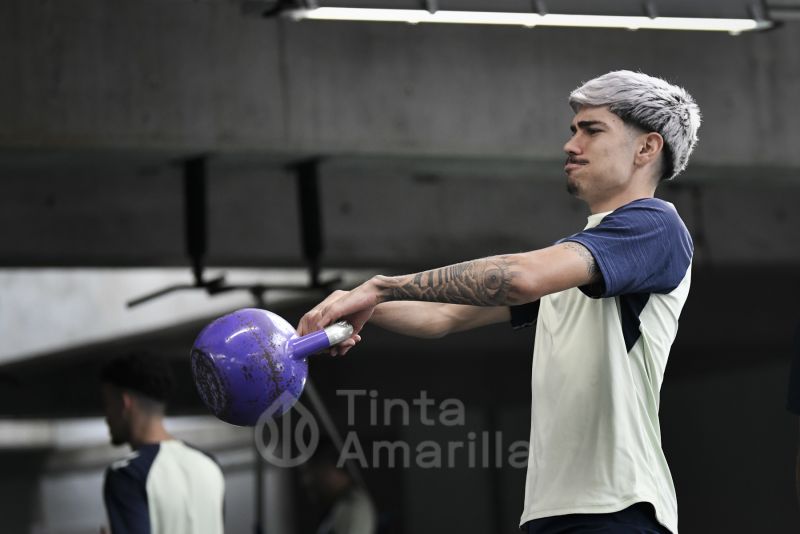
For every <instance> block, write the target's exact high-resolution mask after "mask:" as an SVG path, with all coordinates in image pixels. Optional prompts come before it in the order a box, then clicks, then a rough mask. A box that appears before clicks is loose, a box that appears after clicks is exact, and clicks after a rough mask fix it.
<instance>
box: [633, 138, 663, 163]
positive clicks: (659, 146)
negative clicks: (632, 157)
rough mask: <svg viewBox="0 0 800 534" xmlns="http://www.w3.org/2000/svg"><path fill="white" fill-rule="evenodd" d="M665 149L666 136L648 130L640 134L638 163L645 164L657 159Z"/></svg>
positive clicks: (637, 152) (637, 154)
mask: <svg viewBox="0 0 800 534" xmlns="http://www.w3.org/2000/svg"><path fill="white" fill-rule="evenodd" d="M663 150H664V138H663V137H661V134H659V133H656V132H648V133H646V134H642V135H641V136H639V139H638V140H637V151H636V164H637V165H640V166H642V167H643V166H645V165H647V164H648V163H650V162H652V161H657V160H658V158H659V157H660V156H661V153H662V151H663Z"/></svg>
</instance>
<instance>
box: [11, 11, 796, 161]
mask: <svg viewBox="0 0 800 534" xmlns="http://www.w3.org/2000/svg"><path fill="white" fill-rule="evenodd" d="M0 36H2V37H0V50H1V51H2V52H0V53H1V54H2V56H1V57H2V58H3V71H4V80H5V81H4V83H3V84H0V146H4V147H40V148H41V147H45V148H62V149H74V148H135V149H141V148H144V147H149V148H158V149H161V150H170V149H175V150H179V151H197V150H216V151H226V150H229V151H230V150H232V151H259V152H261V151H271V152H291V153H296V152H314V153H319V152H323V153H359V154H387V153H388V154H417V155H419V154H446V155H473V156H474V155H495V156H520V157H525V158H536V159H549V158H556V159H558V158H560V147H561V145H562V144H563V142H564V140H565V138H566V135H567V121H568V120H569V115H570V112H569V109H568V107H567V105H566V100H565V99H566V95H567V93H568V92H569V90H570V89H572V88H574V87H575V86H576V85H577V84H578V83H579V82H580V81H581V80H585V79H588V78H590V77H592V76H594V75H597V74H600V73H603V72H605V71H607V70H610V69H614V68H630V69H642V70H644V71H647V72H650V73H653V74H657V75H660V76H665V77H667V78H669V79H671V80H673V81H675V82H677V83H680V84H682V85H684V86H686V87H687V88H688V89H689V90H690V91H691V92H692V93H693V94H694V95H695V97H696V98H697V100H698V102H699V103H700V106H701V108H702V110H703V113H704V117H705V125H704V127H703V129H702V130H701V138H702V141H701V144H700V146H699V148H698V151H697V155H696V158H695V161H696V162H697V163H706V164H760V165H766V166H772V165H792V166H797V165H798V164H800V153H798V152H797V151H796V150H794V147H795V146H796V145H797V143H798V140H799V139H798V137H800V134H798V133H797V129H796V128H794V123H793V120H792V119H791V113H790V110H791V109H793V108H794V100H795V95H797V94H798V92H800V71H798V69H797V68H795V67H794V66H796V65H797V64H798V61H800V47H798V46H797V42H798V38H799V37H800V25H797V24H792V23H788V24H786V25H785V26H783V27H781V28H779V29H777V30H775V31H772V32H767V33H760V34H744V35H741V36H738V37H732V36H730V35H727V34H716V33H702V32H655V31H649V32H648V31H638V32H629V31H606V30H564V29H541V28H540V29H522V28H514V27H512V28H508V27H475V26H469V27H467V26H450V25H445V26H440V25H435V27H434V26H433V25H418V26H410V25H402V24H395V25H393V24H358V23H326V22H304V23H288V22H276V21H274V20H260V19H255V18H247V17H243V16H242V15H241V14H240V11H239V4H238V2H234V1H229V0H218V1H206V2H178V1H175V2H158V1H154V0H147V1H139V2H135V1H131V0H113V1H110V2H104V1H100V0H79V1H76V2H70V3H68V4H65V3H63V2H57V1H54V0H42V1H37V2H27V1H24V0H14V1H11V2H4V3H3V5H2V6H1V7H0Z"/></svg>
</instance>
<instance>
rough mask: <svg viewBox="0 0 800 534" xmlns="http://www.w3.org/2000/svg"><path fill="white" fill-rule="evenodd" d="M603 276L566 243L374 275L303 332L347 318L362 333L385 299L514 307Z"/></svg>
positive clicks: (317, 313) (320, 312)
mask: <svg viewBox="0 0 800 534" xmlns="http://www.w3.org/2000/svg"><path fill="white" fill-rule="evenodd" d="M599 280H600V274H599V271H598V269H597V266H596V264H595V261H594V258H593V257H592V255H591V253H590V252H589V251H588V250H587V249H586V248H585V247H584V246H583V245H580V244H578V243H573V242H566V243H561V244H558V245H554V246H552V247H547V248H544V249H540V250H534V251H531V252H524V253H519V254H507V255H500V256H492V257H489V258H483V259H478V260H472V261H468V262H463V263H459V264H456V265H450V266H447V267H442V268H439V269H432V270H430V271H424V272H420V273H415V274H409V275H402V276H375V277H373V278H371V279H370V280H368V281H367V282H365V283H363V284H362V285H360V286H359V287H357V288H355V289H354V290H352V291H350V292H349V293H347V294H346V295H345V296H343V297H341V298H338V299H330V300H329V301H325V302H323V303H322V304H320V305H319V306H317V307H316V308H314V309H313V310H312V311H310V312H309V313H308V314H306V316H304V317H303V319H302V320H301V322H300V325H299V328H298V330H299V333H300V334H304V333H307V332H310V331H312V330H316V329H320V328H324V327H326V326H328V325H329V324H331V323H333V322H335V321H337V320H339V319H345V320H348V321H350V322H351V323H352V324H353V326H354V327H355V332H356V333H358V332H359V331H360V330H361V328H362V327H363V326H364V324H365V323H366V322H367V321H368V320H369V318H370V317H371V315H372V313H373V311H374V309H375V306H377V305H378V304H381V303H383V302H390V301H397V300H411V301H423V302H440V303H446V304H467V305H473V306H512V305H517V304H524V303H526V302H533V301H534V300H537V299H539V298H541V297H543V296H544V295H549V294H551V293H556V292H558V291H563V290H565V289H569V288H571V287H579V286H584V285H589V284H593V283H595V282H597V281H599Z"/></svg>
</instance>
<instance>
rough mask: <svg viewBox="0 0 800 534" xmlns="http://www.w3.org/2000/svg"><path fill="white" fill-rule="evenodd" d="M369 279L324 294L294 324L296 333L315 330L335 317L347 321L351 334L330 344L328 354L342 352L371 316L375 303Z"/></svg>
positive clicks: (300, 333) (354, 340) (328, 324)
mask: <svg viewBox="0 0 800 534" xmlns="http://www.w3.org/2000/svg"><path fill="white" fill-rule="evenodd" d="M368 286H369V282H365V283H364V284H362V285H361V286H359V287H357V288H355V289H354V290H352V291H341V290H337V291H334V292H333V293H331V294H330V295H328V298H326V299H325V300H323V301H322V302H320V303H319V304H317V305H316V306H315V307H314V308H313V309H312V310H311V311H309V312H308V313H306V314H305V315H304V316H303V317H302V319H300V323H298V325H297V334H298V335H300V336H304V335H306V334H309V333H311V332H315V331H317V330H322V329H323V328H325V327H327V326H330V325H331V324H333V323H335V322H336V321H340V320H343V321H347V322H348V323H350V324H351V325H353V335H352V336H351V337H350V338H349V339H346V340H345V341H342V342H341V343H339V344H338V345H336V346H334V347H331V348H330V349H329V351H328V352H329V353H330V354H331V356H343V355H345V354H347V352H348V351H349V350H350V349H352V348H353V347H354V346H355V345H356V343H358V342H359V341H361V336H360V335H359V332H361V329H362V328H364V325H365V324H366V322H367V321H369V319H370V317H372V312H373V311H374V309H375V306H376V305H377V295H373V297H372V298H370V294H371V293H370V291H373V290H372V289H371V288H370V287H368Z"/></svg>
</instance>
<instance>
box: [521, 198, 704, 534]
mask: <svg viewBox="0 0 800 534" xmlns="http://www.w3.org/2000/svg"><path fill="white" fill-rule="evenodd" d="M564 241H574V242H577V243H580V244H582V245H583V246H585V247H586V248H587V249H589V251H590V252H591V253H592V255H593V256H594V259H595V262H596V263H597V266H598V268H599V270H600V273H601V274H602V282H601V283H598V284H596V285H593V286H591V287H582V288H572V289H568V290H566V291H562V292H559V293H555V294H552V295H547V296H545V297H543V298H542V299H540V301H539V302H538V318H537V319H536V337H535V342H534V354H533V371H532V408H531V434H530V450H529V457H528V473H527V480H526V485H525V504H524V510H523V512H522V518H521V523H520V524H524V523H527V522H528V521H531V520H533V519H538V518H541V517H550V516H557V515H565V514H574V513H610V512H616V511H619V510H622V509H624V508H627V507H628V506H630V505H632V504H635V503H637V502H648V503H651V504H652V505H653V506H654V508H655V511H656V517H657V519H658V521H659V522H660V523H661V524H663V525H664V526H666V527H667V528H668V529H669V530H671V531H672V532H673V533H677V532H678V514H677V502H676V498H675V488H674V486H673V483H672V477H671V475H670V471H669V467H668V465H667V461H666V459H665V457H664V453H663V451H662V449H661V432H660V428H659V421H658V407H659V395H660V390H661V382H662V379H663V376H664V369H665V367H666V365H667V357H668V355H669V350H670V347H671V345H672V342H673V340H674V339H675V335H676V333H677V331H678V317H679V315H680V312H681V309H682V308H683V304H684V302H685V301H686V297H687V295H688V293H689V285H690V271H691V262H692V253H693V245H692V240H691V237H690V235H689V232H688V231H687V229H686V227H685V226H684V224H683V221H682V220H681V218H680V216H679V215H678V213H677V211H676V210H675V207H674V206H673V205H672V204H670V203H668V202H664V201H662V200H659V199H654V198H648V199H640V200H636V201H633V202H630V203H629V204H626V205H625V206H622V207H620V208H618V209H616V210H614V211H613V212H608V213H597V214H593V215H591V216H590V217H589V222H588V224H587V226H586V228H585V229H584V230H583V231H582V232H580V233H577V234H575V235H572V236H570V237H567V238H565V239H563V240H561V241H560V242H564ZM529 308H530V307H529ZM512 322H513V323H514V324H524V323H525V318H524V313H522V314H521V313H520V310H514V309H512Z"/></svg>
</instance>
